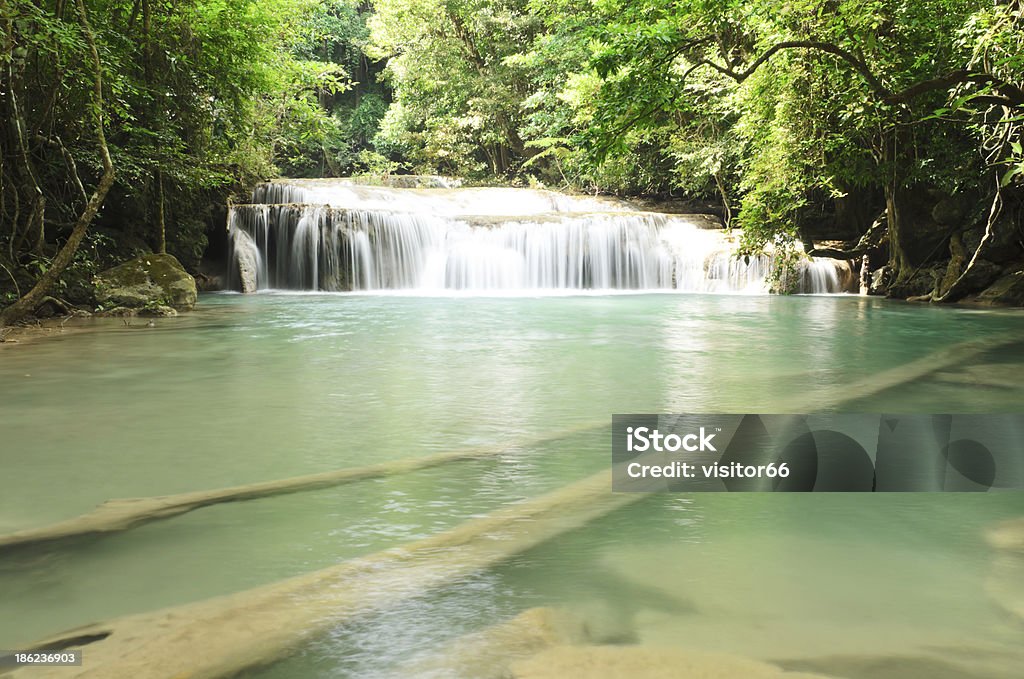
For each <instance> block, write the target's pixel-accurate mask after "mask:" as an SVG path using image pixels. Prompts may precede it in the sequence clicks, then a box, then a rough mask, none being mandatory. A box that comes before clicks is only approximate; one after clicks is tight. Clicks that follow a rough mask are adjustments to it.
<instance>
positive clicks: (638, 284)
mask: <svg viewBox="0 0 1024 679" xmlns="http://www.w3.org/2000/svg"><path fill="white" fill-rule="evenodd" d="M228 232H229V236H230V239H231V242H232V246H233V248H232V249H233V252H234V256H233V258H232V261H231V270H230V278H231V285H232V287H234V288H235V289H240V290H242V291H245V292H252V291H255V290H259V289H275V288H276V289H282V288H283V289H298V290H326V291H340V290H388V289H391V290H413V289H416V290H425V291H439V290H481V291H486V290H573V289H577V290H583V289H596V290H646V289H649V290H658V289H663V290H664V289H674V290H680V291H689V292H749V293H756V292H767V289H768V283H767V279H768V276H769V273H770V271H771V267H772V261H771V258H770V257H768V256H758V257H743V258H739V257H736V256H735V254H734V253H735V249H736V245H735V241H734V239H733V237H732V236H729V235H727V234H725V233H723V232H722V231H720V230H712V229H702V228H700V225H699V224H698V223H696V222H695V221H693V220H692V219H689V218H688V217H687V216H685V215H664V214H657V213H651V212H636V211H631V210H630V209H629V207H628V206H627V205H625V204H623V203H621V202H618V201H612V200H606V199H598V198H587V197H574V196H565V195H562V194H559V193H554V192H550V191H538V190H532V189H505V188H482V189H392V188H384V187H371V186H360V185H357V184H354V183H351V182H349V181H345V180H289V181H287V182H282V183H269V184H263V185H261V186H259V187H257V188H256V190H255V191H254V192H253V203H252V204H250V205H235V206H232V207H231V209H230V211H229V217H228ZM800 278H801V284H800V291H801V292H838V291H839V281H838V277H837V275H836V271H835V268H834V266H833V265H832V264H831V263H830V262H813V261H812V262H807V263H805V264H804V265H803V266H802V269H801V277H800Z"/></svg>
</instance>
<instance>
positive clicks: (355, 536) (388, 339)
mask: <svg viewBox="0 0 1024 679" xmlns="http://www.w3.org/2000/svg"><path fill="white" fill-rule="evenodd" d="M1021 329H1024V317H1022V316H1020V315H1019V314H1013V313H999V312H988V313H979V312H975V311H970V310H959V309H930V308H920V307H909V306H906V305H899V304H888V303H885V302H882V301H879V300H869V299H863V298H838V297H822V298H799V299H793V298H778V297H712V296H697V295H694V296H683V295H614V296H597V295H584V296H578V297H550V298H548V297H538V298H506V297H486V298H473V297H459V296H455V297H439V298H433V297H416V298H404V297H396V296H387V295H385V296H356V295H275V294H268V295H257V296H252V297H241V296H237V295H217V296H210V297H206V298H204V305H203V306H202V310H201V311H200V312H197V313H196V314H192V315H189V316H183V317H180V318H176V319H166V320H162V321H159V322H158V325H157V327H156V328H153V329H127V328H125V327H124V326H119V325H114V324H113V323H111V324H110V325H109V326H107V327H106V329H104V330H102V331H97V332H94V333H89V334H85V335H78V336H75V337H69V338H66V339H57V340H53V341H48V342H41V343H37V344H34V345H30V346H29V345H26V346H23V347H17V348H15V349H14V350H5V351H4V352H3V353H2V354H0V384H2V385H3V388H4V395H5V397H6V399H5V403H4V405H3V408H2V409H0V431H3V432H4V439H3V446H2V447H0V463H2V464H3V469H4V472H5V474H4V476H5V480H9V479H13V480H16V482H11V481H8V483H5V485H4V492H3V493H0V532H6V531H10V530H16V529H20V528H25V527H28V526H32V525H41V524H44V523H47V522H50V521H53V520H58V519H63V518H67V517H69V516H72V515H74V514H77V513H80V512H83V511H86V510H88V509H90V508H91V507H92V506H94V505H95V504H97V503H98V502H101V501H103V500H105V499H108V498H115V497H131V496H142V495H155V494H164V493H174V492H182V491H187V490H195V489H202V488H215V487H219V486H227V485H235V484H240V483H246V482H252V481H259V480H266V479H272V478H283V477H287V476H294V475H298V474H304V473H310V472H314V471H323V470H329V469H336V468H342V467H349V466H356V465H362V464H369V463H373V462H377V461H381V460H385V459H398V458H402V457H408V456H413V455H424V454H429V453H435V452H439V451H446V450H454V449H458V448H463V447H467V446H471V445H479V444H493V443H505V444H508V445H509V446H510V447H509V449H508V450H507V451H506V452H505V453H504V454H502V455H500V456H498V457H496V458H494V459H488V460H479V461H473V462H463V463H457V464H452V465H449V466H447V467H438V468H434V469H428V470H423V471H419V472H416V473H412V474H406V475H402V476H397V477H392V478H388V479H379V480H376V481H367V482H364V483H358V484H351V485H348V486H341V487H339V488H335V489H329V490H324V491H318V492H315V493H303V494H297V495H292V496H285V497H278V498H273V499H267V500H261V501H254V502H247V503H240V504H236V505H224V506H218V507H211V508H207V509H203V510H200V511H197V512H194V513H192V514H189V515H186V516H183V517H179V518H175V519H172V520H169V521H165V522H158V523H155V524H151V525H148V526H145V527H142V528H138V529H135V530H132V531H130V532H128V533H125V534H123V535H119V536H114V537H110V538H106V539H103V540H97V541H92V542H83V543H78V544H75V545H71V546H67V547H65V548H58V549H36V550H32V551H30V552H22V553H18V554H15V555H6V556H0V647H12V646H14V647H16V646H17V645H18V644H24V643H27V642H28V641H30V640H32V639H34V638H38V637H40V636H42V635H45V634H49V633H53V632H56V631H59V630H61V629H65V628H68V627H71V626H74V625H79V624H82V623H85V622H89V621H92V620H96V619H102V618H106V617H111V616H115V615H119V614H123V613H127V612H135V611H145V610H151V609H154V608H157V607H161V606H166V605H173V604H177V603H181V602H185V601H191V600H197V599H201V598H205V597H209V596H213V595H216V594H222V593H225V592H230V591H237V590H241V589H245V588H248V587H252V586H255V585H258V584H262V583H266V582H271V581H274V580H277V579H280V578H283V577H287V576H290V575H294V574H298V573H304V572H307V571H311V570H314V569H317V568H321V567H324V566H327V565H331V564H334V563H337V562H339V561H341V560H344V559H347V558H351V557H354V556H357V555H361V554H368V553H371V552H374V551H377V550H380V549H383V548H386V547H388V546H392V545H396V544H401V543H404V542H407V541H409V540H412V539H415V538H417V537H422V536H426V535H431V534H434V533H436V532H438V531H441V530H444V529H446V528H449V527H451V526H454V525H456V524H458V523H460V522H461V521H464V520H465V519H466V518H468V517H471V516H475V515H479V514H482V513H485V512H488V511H490V510H492V509H494V508H496V507H499V506H502V505H504V504H507V503H509V502H513V501H515V500H518V499H521V498H525V497H531V496H534V495H537V494H539V493H541V492H544V491H545V490H549V489H551V488H555V487H557V486H559V485H561V484H564V483H566V482H568V481H570V480H574V479H577V478H580V477H582V476H584V475H586V474H588V473H590V472H593V471H596V470H598V469H602V468H604V466H605V464H606V462H607V460H608V449H607V447H608V446H607V436H606V434H605V433H604V432H601V431H595V432H590V433H586V432H583V433H579V434H573V435H566V436H565V437H563V438H561V439H559V440H555V441H552V442H548V443H545V444H543V445H539V446H525V447H523V446H518V447H517V446H516V445H515V444H516V441H524V440H526V439H529V438H532V437H536V436H540V435H544V434H546V433H550V432H553V431H559V430H563V429H566V428H567V427H570V426H573V425H579V424H587V423H594V424H607V423H609V421H610V416H611V414H612V413H617V412H620V413H621V412H672V411H676V412H685V411H690V412H701V411H704V412H780V411H781V412H787V411H789V412H792V411H794V410H795V411H806V410H811V409H813V408H814V407H816V406H818V405H820V403H819V401H817V400H816V396H820V395H821V394H826V393H827V394H834V393H835V390H836V388H837V387H842V386H844V385H848V384H851V383H853V382H855V381H857V380H861V379H864V378H866V377H869V376H870V375H872V374H874V373H878V372H880V371H882V370H886V369H889V368H892V367H894V366H898V365H901V364H904V363H907V362H909V361H911V360H915V359H917V358H920V357H921V356H924V355H927V354H929V353H931V352H934V351H937V350H939V349H941V348H943V347H945V346H948V345H950V344H954V343H957V342H961V341H966V340H971V339H977V338H983V337H986V336H996V335H1002V334H1004V333H1008V332H1010V333H1013V332H1016V333H1020V331H1021ZM1022 367H1024V353H1022V352H1021V348H1020V347H1010V348H1009V349H1006V348H1004V349H1002V350H1000V351H998V352H995V353H992V354H990V355H986V356H982V357H981V358H979V359H978V360H976V361H973V362H972V363H971V364H970V365H963V366H956V367H953V368H948V369H944V370H942V371H940V372H938V373H936V374H934V375H932V376H930V377H928V378H926V379H922V380H919V381H917V382H916V383H912V384H908V385H904V386H901V387H899V388H896V389H892V390H890V391H887V392H884V393H882V394H880V395H877V396H874V397H872V398H870V399H866V400H864V401H861V402H856V403H853V404H847V405H846V406H845V407H846V408H849V409H851V410H861V411H875V412H877V411H887V412H998V411H1019V410H1021V409H1022V407H1024V393H1022V391H1021V389H1020V388H1019V387H1018V386H1016V385H1017V384H1018V383H1019V379H1016V378H1015V377H1014V376H1018V377H1019V376H1020V375H1021V374H1022ZM1021 513H1024V499H1022V498H1021V496H1020V495H1019V494H1012V493H1007V494H1003V495H986V496H978V497H974V496H968V495H956V496H954V495H928V494H917V495H892V496H878V497H875V496H871V495H850V496H846V495H832V496H824V495H816V496H798V495H787V496H761V495H752V494H751V495H702V496H690V497H682V496H669V495H662V496H657V497H652V498H650V499H648V500H645V501H643V502H640V503H638V504H636V505H634V506H632V507H629V508H627V509H624V510H620V511H619V512H616V513H615V514H613V515H610V516H608V517H605V518H604V519H602V520H600V521H597V522H595V523H593V524H591V525H590V526H588V527H587V528H586V529H583V530H579V531H576V532H574V533H571V534H568V535H565V536H562V537H561V538H559V539H558V540H556V541H554V542H552V543H549V544H545V545H543V546H541V547H538V548H535V549H533V550H531V551H530V552H527V553H525V554H523V555H520V556H519V557H517V558H515V559H514V560H512V561H511V562H508V563H506V564H504V565H502V566H501V567H498V568H494V569H491V570H488V571H486V572H483V573H479V574H477V575H476V576H474V577H472V578H469V579H466V580H464V581H461V582H459V583H458V584H457V585H454V586H449V587H447V588H445V589H444V590H442V591H434V592H424V593H422V595H421V596H419V597H417V598H416V599H414V600H412V601H409V602H408V603H405V604H403V605H402V606H401V607H400V608H396V609H387V610H382V611H380V612H379V614H378V615H373V616H369V617H367V618H364V619H360V620H359V621H357V622H356V623H353V624H351V625H348V626H345V627H341V628H338V629H336V630H334V632H332V633H331V634H330V635H328V636H327V637H326V638H323V639H320V640H318V641H317V642H316V643H315V644H312V645H311V646H310V647H308V648H306V649H305V650H303V651H302V652H301V653H299V654H298V655H296V656H295V657H294V658H292V659H289V660H287V661H284V662H282V663H280V664H278V665H276V666H274V667H271V668H268V669H266V670H264V671H262V672H260V673H258V674H259V676H265V677H296V676H303V677H318V676H323V677H327V676H331V677H335V676H342V677H373V676H380V677H384V676H394V675H395V674H396V673H399V674H401V673H402V672H406V673H407V672H408V668H409V667H426V666H437V663H436V662H434V663H433V665H431V661H430V656H431V654H432V653H433V654H437V653H438V649H444V648H447V647H448V646H446V644H447V643H450V642H451V641H452V640H453V639H455V638H457V637H460V636H461V635H464V634H467V633H470V632H474V631H478V630H480V629H482V628H485V627H487V626H488V625H492V624H495V623H498V622H500V621H502V620H505V619H508V618H510V617H512V616H515V615H516V614H517V613H519V612H520V611H523V610H524V609H527V608H531V607H536V606H544V607H554V608H558V609H560V610H566V611H570V612H572V613H573V615H576V616H578V617H580V618H582V619H584V620H586V621H587V624H588V626H589V627H588V628H589V629H591V630H596V631H599V632H600V633H599V635H598V636H599V637H600V638H602V639H611V640H615V641H618V642H620V643H621V642H638V643H643V644H651V645H658V646H671V647H676V648H684V649H701V650H713V651H725V652H730V653H738V654H741V655H746V656H750V657H754V658H759V659H764V660H770V661H773V662H780V663H782V664H783V665H784V666H787V667H793V668H802V669H807V670H813V671H815V672H822V673H826V674H827V673H830V672H834V673H835V674H836V676H871V675H870V674H864V672H866V671H867V670H864V669H863V668H865V667H869V668H870V667H874V668H875V669H876V670H877V671H878V672H879V674H878V675H877V676H894V677H895V676H900V677H920V676H937V677H941V676H945V675H943V674H942V672H943V671H946V670H945V669H942V668H947V669H948V667H947V665H948V663H950V662H966V661H967V659H969V660H970V662H969V664H970V666H971V667H972V668H974V670H976V671H977V672H978V674H977V676H993V677H997V676H1006V677H1011V676H1016V675H1014V674H1013V673H1012V672H1011V670H1010V669H1009V668H1017V667H1020V666H1021V662H1024V660H1022V658H1021V655H1020V652H1019V650H1018V649H1019V648H1020V647H1021V646H1024V644H1021V640H1022V639H1021V635H1022V633H1024V632H1022V626H1021V625H1020V624H1018V623H1016V622H1014V621H1013V619H1012V618H1011V617H1010V615H1009V614H1008V613H1007V612H1006V611H1005V610H1004V608H1005V607H1000V606H998V605H996V604H997V603H998V602H996V601H994V600H993V597H992V595H991V593H990V592H989V591H987V590H986V578H987V576H988V574H989V570H990V568H991V565H992V555H991V554H990V552H989V551H988V549H987V548H986V547H985V546H984V544H983V542H982V540H981V537H980V536H981V531H982V529H983V528H984V527H985V526H987V525H989V524H990V523H992V522H994V521H996V520H998V519H999V518H1002V517H1006V516H1012V515H1015V514H1021ZM1008 591H1011V592H1012V591H1019V590H1013V588H1009V590H1008ZM1009 596H1013V595H1012V594H1010V595H1009ZM595 633H597V632H595ZM944 648H945V649H947V650H942V649H944ZM442 653H443V651H442ZM895 656H899V657H901V658H903V660H902V661H901V662H902V663H903V665H900V663H897V662H896V661H893V660H892V658H893V657H895ZM871 658H874V659H875V660H874V661H870V659H871ZM878 658H882V659H883V660H881V661H879V660H878ZM885 658H889V659H890V665H889V666H887V667H888V668H889V669H885V668H884V667H882V665H878V664H877V663H876V664H875V665H871V662H876V661H877V662H882V663H883V665H884V662H885V661H884V659H885ZM908 658H910V659H909V660H908ZM435 660H436V659H435ZM858 663H859V664H858ZM922 663H925V664H922ZM928 663H932V664H928ZM934 663H938V664H937V665H936V664H934ZM943 663H946V664H945V665H944V664H943ZM1014 663H1016V664H1014ZM879 667H882V669H880V670H879V669H878V668H879ZM893 667H895V668H896V669H895V670H894V669H892V668H893ZM899 667H902V668H903V669H902V670H900V669H899ZM922 667H930V668H932V669H931V670H929V671H930V672H931V674H926V675H923V674H921V672H922V670H921V668H922ZM403 668H405V669H403ZM858 668H860V669H858ZM936 668H939V669H936ZM890 670H891V672H890V674H885V672H889V671H890ZM972 671H973V670H972ZM858 672H860V673H861V674H857V673H858ZM892 672H895V673H892ZM899 672H902V674H900V673H899ZM915 672H916V674H915ZM962 676H968V675H962Z"/></svg>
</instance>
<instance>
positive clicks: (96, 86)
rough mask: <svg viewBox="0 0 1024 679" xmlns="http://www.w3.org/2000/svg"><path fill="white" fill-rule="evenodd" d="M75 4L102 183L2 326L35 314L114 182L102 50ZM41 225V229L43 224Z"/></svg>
mask: <svg viewBox="0 0 1024 679" xmlns="http://www.w3.org/2000/svg"><path fill="white" fill-rule="evenodd" d="M75 4H76V6H77V9H78V23H79V25H80V26H81V27H82V34H83V36H84V37H85V40H86V43H87V44H88V46H89V51H90V53H91V57H92V64H93V68H94V69H95V71H96V76H95V79H94V81H93V96H92V99H93V102H92V104H93V116H94V118H95V124H96V138H97V141H98V142H99V147H100V160H101V162H102V164H103V174H102V175H101V176H100V179H99V182H98V183H97V184H96V188H95V190H94V191H93V193H92V196H91V197H90V198H89V202H88V203H86V205H85V208H83V210H82V213H81V214H80V215H79V216H78V220H77V221H76V222H75V226H74V228H73V229H72V230H71V236H69V237H68V240H67V242H66V243H64V245H63V247H61V249H60V251H59V252H58V253H57V256H56V257H54V258H53V261H52V262H50V267H49V268H48V269H47V270H46V273H44V274H43V275H42V276H41V277H40V278H39V280H38V281H36V284H35V285H34V286H33V287H32V289H31V290H29V291H28V292H26V293H25V294H24V295H23V296H22V297H21V298H20V299H18V300H17V301H16V302H15V303H14V304H11V305H10V306H9V307H7V308H5V309H4V310H3V311H0V326H4V325H9V324H11V323H13V322H14V321H17V320H20V319H21V318H24V317H25V316H27V315H28V314H30V313H32V311H34V310H35V308H36V306H38V305H39V304H40V302H42V300H43V299H44V298H45V297H46V295H47V294H48V293H49V291H50V288H52V287H53V285H54V283H56V282H57V279H58V278H59V277H60V275H61V274H62V273H64V270H65V269H67V267H68V265H69V264H71V261H72V260H73V259H74V256H75V252H77V250H78V246H79V244H80V243H81V242H82V239H83V238H84V237H85V232H86V231H87V230H88V229H89V224H91V223H92V220H93V217H95V216H96V213H97V212H99V209H100V207H101V206H102V205H103V201H104V200H105V199H106V197H107V193H108V192H109V191H110V187H111V186H112V185H113V183H114V164H113V162H112V161H111V160H110V150H109V149H108V148H107V138H106V135H105V134H104V132H103V66H102V64H101V63H100V55H99V51H98V50H97V49H96V40H95V36H94V35H93V32H92V27H91V26H90V25H89V17H88V14H87V13H86V9H85V2H84V0H76V3H75ZM39 228H40V229H42V225H41V224H40V227H39Z"/></svg>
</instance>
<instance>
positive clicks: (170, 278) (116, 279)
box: [93, 254, 197, 311]
mask: <svg viewBox="0 0 1024 679" xmlns="http://www.w3.org/2000/svg"><path fill="white" fill-rule="evenodd" d="M93 284H94V285H95V288H96V301H97V302H98V303H99V304H100V305H102V306H104V307H108V308H109V307H125V308H128V309H142V308H146V307H150V308H157V307H170V308H172V309H175V310H178V311H187V310H189V309H191V308H192V307H194V306H195V304H196V298H197V295H196V282H195V280H194V279H193V278H192V276H190V275H189V274H188V273H187V272H186V271H185V269H184V268H182V266H181V264H180V263H179V262H178V260H177V259H175V258H174V257H173V256H172V255H157V254H148V255H141V256H139V257H136V258H135V259H131V260H128V261H127V262H125V263H124V264H120V265H118V266H115V267H114V268H113V269H108V270H107V271H104V272H103V273H100V274H97V275H96V277H95V278H94V279H93Z"/></svg>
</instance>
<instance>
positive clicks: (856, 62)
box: [701, 40, 892, 97]
mask: <svg viewBox="0 0 1024 679" xmlns="http://www.w3.org/2000/svg"><path fill="white" fill-rule="evenodd" d="M791 49H807V50H816V51H818V52H825V53H827V54H831V55H833V56H836V57H839V58H840V59H842V60H843V61H845V62H846V63H848V64H850V66H852V67H853V69H854V70H855V71H857V73H859V74H860V75H861V77H862V78H864V80H865V81H866V82H867V83H868V85H870V86H871V89H872V90H874V92H875V93H876V94H879V95H881V96H883V97H889V96H891V95H892V92H890V91H889V90H888V89H887V88H886V87H885V86H884V85H882V83H881V81H879V80H878V78H877V77H875V74H874V73H872V72H871V69H870V68H868V65H867V64H866V63H864V62H863V61H862V60H861V59H858V58H857V57H856V56H855V55H854V54H853V53H852V52H849V51H847V50H845V49H843V48H842V47H840V46H838V45H835V44H833V43H830V42H823V41H820V40H786V41H783V42H779V43H776V44H774V45H772V46H771V47H769V48H768V49H767V50H765V51H764V52H762V53H761V56H759V57H757V58H756V59H754V61H752V62H751V63H750V65H749V66H748V67H747V68H746V69H744V70H742V71H736V70H733V69H732V68H731V67H729V66H722V65H720V64H716V63H715V62H713V61H711V60H709V59H702V60H701V62H702V63H703V64H705V65H707V66H710V67H711V68H713V69H715V70H716V71H718V72H719V73H721V74H723V75H726V76H728V77H730V78H732V79H733V80H735V81H736V82H739V83H741V82H743V81H744V80H746V79H747V78H749V77H750V76H752V75H753V74H754V72H755V71H757V69H759V68H761V66H763V65H764V64H765V63H767V62H768V60H769V59H771V58H772V57H773V56H775V55H776V54H778V53H779V52H782V51H784V50H791Z"/></svg>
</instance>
